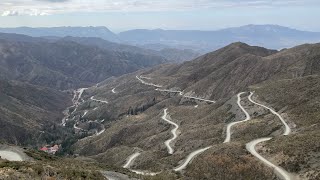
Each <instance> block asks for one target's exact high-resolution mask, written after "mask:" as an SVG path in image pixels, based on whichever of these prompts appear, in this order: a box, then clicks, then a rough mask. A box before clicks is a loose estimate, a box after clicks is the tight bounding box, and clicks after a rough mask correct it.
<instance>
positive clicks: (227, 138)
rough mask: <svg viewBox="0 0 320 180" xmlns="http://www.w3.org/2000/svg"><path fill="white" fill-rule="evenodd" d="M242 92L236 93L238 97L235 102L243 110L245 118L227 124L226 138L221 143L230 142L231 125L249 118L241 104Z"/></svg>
mask: <svg viewBox="0 0 320 180" xmlns="http://www.w3.org/2000/svg"><path fill="white" fill-rule="evenodd" d="M242 94H244V92H241V93H239V94H238V95H237V97H238V100H237V104H238V106H239V107H240V109H241V110H242V111H243V112H244V114H245V115H246V119H244V120H241V121H237V122H232V123H229V124H228V125H227V135H226V139H225V140H224V142H223V143H228V142H230V140H231V128H232V126H234V125H236V124H239V123H242V122H246V121H249V120H250V119H251V117H250V115H249V113H248V112H247V111H246V110H245V109H244V108H243V107H242V105H241V95H242ZM249 96H252V94H250V95H249Z"/></svg>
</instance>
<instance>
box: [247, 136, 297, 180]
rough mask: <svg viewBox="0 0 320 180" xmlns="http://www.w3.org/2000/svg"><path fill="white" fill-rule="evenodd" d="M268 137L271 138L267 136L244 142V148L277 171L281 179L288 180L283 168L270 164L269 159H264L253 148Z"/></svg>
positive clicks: (287, 174)
mask: <svg viewBox="0 0 320 180" xmlns="http://www.w3.org/2000/svg"><path fill="white" fill-rule="evenodd" d="M270 139H272V138H271V137H267V138H260V139H256V140H253V141H251V142H249V143H247V144H246V149H247V150H248V151H249V152H250V153H251V154H252V155H254V156H255V157H257V158H258V159H259V160H261V161H262V162H263V163H264V164H266V165H267V166H269V167H271V168H273V169H274V171H275V172H277V173H278V174H279V175H280V176H281V177H282V179H284V180H290V179H291V177H290V174H289V173H288V172H287V171H285V170H283V169H282V168H280V167H279V166H276V165H274V164H272V163H271V162H270V161H268V160H266V159H265V158H264V157H262V156H261V155H260V154H259V153H257V151H256V150H255V146H256V145H257V144H259V143H261V142H265V141H269V140H270Z"/></svg>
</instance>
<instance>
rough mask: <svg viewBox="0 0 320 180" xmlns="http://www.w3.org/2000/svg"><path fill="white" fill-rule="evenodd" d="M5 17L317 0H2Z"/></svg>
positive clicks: (314, 1) (315, 2) (1, 11)
mask: <svg viewBox="0 0 320 180" xmlns="http://www.w3.org/2000/svg"><path fill="white" fill-rule="evenodd" d="M1 1H2V2H0V14H2V16H18V15H30V16H38V15H50V14H63V13H73V12H114V11H117V12H150V11H151V12H152V11H155V12H159V11H187V10H195V9H217V8H239V7H248V8H277V7H281V6H300V5H303V6H307V5H309V6H314V5H320V2H319V1H318V0H304V1H303V2H302V1H300V0H277V1H270V0H1Z"/></svg>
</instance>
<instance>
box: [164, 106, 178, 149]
mask: <svg viewBox="0 0 320 180" xmlns="http://www.w3.org/2000/svg"><path fill="white" fill-rule="evenodd" d="M167 110H168V108H166V109H164V110H163V116H162V117H161V118H162V119H163V120H164V121H166V122H167V123H169V124H171V125H173V126H174V128H173V129H172V130H171V133H172V135H173V137H172V138H170V139H168V140H166V141H165V142H164V144H165V145H166V146H167V149H168V153H169V154H173V151H174V150H173V148H172V147H171V146H170V143H171V142H172V141H173V140H175V139H176V138H177V137H178V135H177V130H178V128H179V125H178V124H176V123H175V122H172V121H170V120H169V119H168V118H167V116H168V113H167Z"/></svg>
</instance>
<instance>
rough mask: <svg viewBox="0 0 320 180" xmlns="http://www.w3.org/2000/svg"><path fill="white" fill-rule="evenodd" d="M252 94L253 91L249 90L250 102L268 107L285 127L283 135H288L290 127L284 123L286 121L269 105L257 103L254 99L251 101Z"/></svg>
mask: <svg viewBox="0 0 320 180" xmlns="http://www.w3.org/2000/svg"><path fill="white" fill-rule="evenodd" d="M252 95H253V93H252V92H250V96H249V101H251V102H252V103H254V104H256V105H258V106H261V107H264V108H266V109H268V110H269V111H270V112H271V113H272V114H274V115H276V116H277V117H278V118H279V119H280V121H281V122H282V124H283V125H284V127H285V130H284V132H283V135H285V136H286V135H289V134H290V133H291V129H290V127H289V126H288V124H287V123H286V121H285V120H284V119H283V118H282V116H281V115H280V114H279V113H277V112H276V111H274V110H273V109H271V108H269V107H267V106H265V105H263V104H260V103H257V102H255V101H253V100H252Z"/></svg>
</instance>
